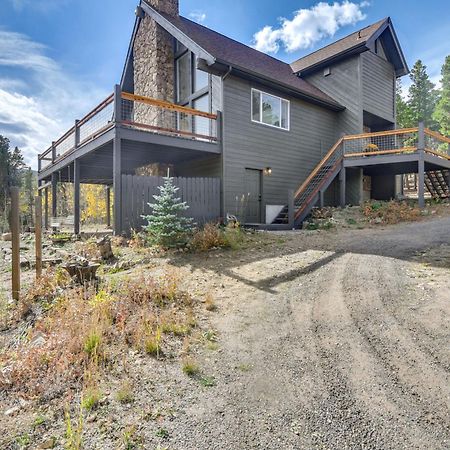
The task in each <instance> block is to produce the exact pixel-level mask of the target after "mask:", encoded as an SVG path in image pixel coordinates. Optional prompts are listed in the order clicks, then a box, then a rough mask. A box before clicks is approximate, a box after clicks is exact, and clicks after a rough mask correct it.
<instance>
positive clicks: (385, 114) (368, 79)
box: [361, 51, 395, 122]
mask: <svg viewBox="0 0 450 450" xmlns="http://www.w3.org/2000/svg"><path fill="white" fill-rule="evenodd" d="M361 63H362V64H361V66H362V93H363V109H364V110H365V111H368V112H370V113H372V114H375V115H376V116H379V117H382V118H383V119H386V120H389V121H390V122H394V121H395V118H394V115H395V105H394V103H395V72H394V67H393V66H392V64H391V63H389V62H388V61H386V60H385V59H383V58H382V57H381V56H378V55H376V54H375V53H372V52H371V51H368V52H364V53H362V54H361Z"/></svg>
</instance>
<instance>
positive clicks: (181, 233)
mask: <svg viewBox="0 0 450 450" xmlns="http://www.w3.org/2000/svg"><path fill="white" fill-rule="evenodd" d="M158 189H159V191H160V195H154V196H153V198H154V199H155V203H149V206H150V208H152V210H153V214H151V215H148V216H142V217H143V218H144V219H145V220H146V221H147V225H146V226H145V227H144V230H145V231H146V232H147V233H148V237H149V241H150V242H151V243H152V244H154V245H161V246H163V247H177V246H180V245H183V244H184V243H185V242H186V236H187V234H188V233H189V231H190V230H191V226H192V222H193V219H191V218H188V217H184V216H182V213H183V212H184V211H186V210H187V209H188V208H189V206H188V205H187V204H186V202H182V201H181V199H180V198H177V197H176V193H177V191H178V189H179V188H177V187H175V186H174V184H173V179H172V178H170V177H165V178H164V184H163V185H162V186H159V187H158Z"/></svg>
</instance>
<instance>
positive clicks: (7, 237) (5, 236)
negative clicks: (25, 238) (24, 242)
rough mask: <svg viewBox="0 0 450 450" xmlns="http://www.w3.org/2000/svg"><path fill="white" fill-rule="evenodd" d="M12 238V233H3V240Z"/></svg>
mask: <svg viewBox="0 0 450 450" xmlns="http://www.w3.org/2000/svg"><path fill="white" fill-rule="evenodd" d="M11 240H12V234H11V233H3V234H2V241H7V242H9V241H11Z"/></svg>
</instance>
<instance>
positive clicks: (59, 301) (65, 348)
mask: <svg viewBox="0 0 450 450" xmlns="http://www.w3.org/2000/svg"><path fill="white" fill-rule="evenodd" d="M54 278H55V277H54V275H53V277H51V276H50V275H49V276H48V277H46V278H43V280H42V282H43V283H42V285H40V286H34V287H33V288H32V289H31V290H30V292H29V295H28V296H27V298H28V300H27V304H28V305H31V304H32V301H41V299H42V298H45V299H46V302H47V304H48V305H49V306H48V308H47V310H46V312H45V313H44V314H43V315H42V316H41V317H40V318H38V319H37V321H36V322H35V323H34V325H33V326H32V327H31V329H30V330H29V332H28V336H27V339H26V340H25V341H24V342H22V343H20V344H18V346H17V347H16V348H14V349H12V350H10V349H8V350H4V351H2V352H1V353H0V367H1V368H2V371H1V373H0V389H7V390H10V391H15V392H18V393H20V394H21V395H23V396H25V397H28V398H31V397H40V396H42V395H44V394H46V393H47V391H48V390H51V389H55V387H56V386H59V387H60V390H62V392H64V391H68V390H71V389H76V390H78V389H80V387H84V391H85V398H87V397H92V398H91V400H94V397H95V396H94V395H93V388H92V386H95V383H94V382H93V380H94V379H96V378H99V375H98V373H100V372H101V371H104V370H107V369H108V367H110V366H111V364H113V362H114V360H115V359H116V358H117V356H119V355H121V354H126V353H127V348H130V347H131V348H133V349H135V350H138V351H141V352H142V353H147V354H151V355H153V356H156V357H160V356H161V355H162V354H163V351H164V347H165V345H168V346H170V351H171V354H174V352H179V353H181V351H182V345H183V338H184V337H185V336H187V335H188V334H189V333H190V332H191V330H192V328H193V327H195V324H196V320H195V316H194V310H193V306H194V305H193V300H192V298H191V297H190V295H188V294H187V293H185V292H183V291H182V290H180V288H179V277H178V276H177V274H176V273H175V272H170V273H166V274H165V275H163V276H161V277H159V278H152V277H145V276H140V277H135V278H133V279H131V278H124V279H121V280H119V281H117V280H116V281H115V282H114V283H113V284H109V285H103V286H102V287H101V288H100V289H99V290H98V291H97V292H96V290H95V288H94V287H70V288H66V289H65V290H63V291H58V286H57V284H56V283H55V281H54ZM52 290H53V293H52V294H51V291H52ZM30 307H31V306H30ZM36 336H40V337H41V338H42V337H43V339H40V342H39V345H38V346H36V345H33V342H35V341H34V338H35V337H36ZM96 371H97V372H98V373H97V374H96ZM91 394H92V395H91ZM86 401H87V400H86ZM88 403H89V404H92V401H89V402H88ZM93 403H94V404H95V401H93Z"/></svg>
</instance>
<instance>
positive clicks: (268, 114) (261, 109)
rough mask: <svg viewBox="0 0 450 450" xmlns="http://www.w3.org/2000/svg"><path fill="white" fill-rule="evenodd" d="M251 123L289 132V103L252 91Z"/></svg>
mask: <svg viewBox="0 0 450 450" xmlns="http://www.w3.org/2000/svg"><path fill="white" fill-rule="evenodd" d="M252 121H253V122H259V123H262V124H264V125H269V126H272V127H276V128H282V129H283V130H289V101H288V100H284V99H283V98H280V97H276V96H275V95H271V94H267V93H266V92H262V91H258V90H257V89H252Z"/></svg>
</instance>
